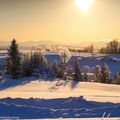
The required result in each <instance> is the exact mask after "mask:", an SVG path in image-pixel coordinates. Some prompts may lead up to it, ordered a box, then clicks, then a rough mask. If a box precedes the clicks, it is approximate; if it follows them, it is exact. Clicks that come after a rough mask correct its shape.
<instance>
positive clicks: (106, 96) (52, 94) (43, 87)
mask: <svg viewBox="0 0 120 120" xmlns="http://www.w3.org/2000/svg"><path fill="white" fill-rule="evenodd" d="M31 80H32V79H31ZM14 82H16V84H11V86H10V84H9V82H7V83H3V84H1V85H0V88H1V89H2V88H4V89H5V90H3V91H1V92H0V98H5V97H12V98H16V97H19V98H30V97H33V98H46V99H49V98H51V99H52V98H68V97H79V96H84V97H85V99H87V100H92V101H98V102H114V103H120V86H119V85H112V84H101V83H89V82H79V83H78V82H74V81H73V82H72V81H62V80H59V81H58V80H56V81H53V82H50V81H41V80H36V81H31V82H30V81H23V82H22V83H21V80H16V81H13V83H14ZM10 83H11V81H10ZM8 84H9V86H6V88H5V85H8Z"/></svg>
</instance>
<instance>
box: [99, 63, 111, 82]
mask: <svg viewBox="0 0 120 120" xmlns="http://www.w3.org/2000/svg"><path fill="white" fill-rule="evenodd" d="M101 74H102V76H101V81H100V82H102V83H110V82H111V77H110V70H109V67H108V66H107V64H104V65H103V67H102V68H101Z"/></svg>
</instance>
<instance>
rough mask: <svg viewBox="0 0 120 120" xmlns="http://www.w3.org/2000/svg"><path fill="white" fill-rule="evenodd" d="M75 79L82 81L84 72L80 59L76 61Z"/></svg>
mask: <svg viewBox="0 0 120 120" xmlns="http://www.w3.org/2000/svg"><path fill="white" fill-rule="evenodd" d="M73 67H74V68H73V69H74V80H75V81H82V74H81V70H80V60H79V59H76V60H75V62H74V66H73Z"/></svg>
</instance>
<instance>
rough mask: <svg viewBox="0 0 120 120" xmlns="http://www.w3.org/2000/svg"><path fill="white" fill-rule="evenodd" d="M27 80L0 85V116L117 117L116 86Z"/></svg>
mask: <svg viewBox="0 0 120 120" xmlns="http://www.w3.org/2000/svg"><path fill="white" fill-rule="evenodd" d="M30 79H31V81H30ZM30 79H29V81H26V80H23V82H22V83H21V82H20V81H21V80H15V81H13V82H15V84H11V86H10V85H9V86H6V87H5V84H9V82H11V81H10V80H8V81H6V82H3V83H1V85H0V89H1V90H2V88H3V90H2V91H1V92H0V98H1V99H0V106H1V107H0V116H5V115H6V114H7V115H8V116H15V117H17V116H19V117H20V118H61V117H62V118H89V117H90V118H92V117H99V118H100V117H102V116H103V114H104V113H106V114H105V117H107V116H108V115H110V117H120V87H119V85H109V84H100V83H89V82H79V83H78V82H72V81H63V80H56V81H53V82H50V81H41V80H40V79H38V80H35V81H34V79H33V78H30ZM7 97H10V98H7ZM16 98H17V99H16ZM108 102H112V103H108ZM6 111H8V112H6ZM31 113H32V114H31Z"/></svg>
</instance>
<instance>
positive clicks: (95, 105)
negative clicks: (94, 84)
mask: <svg viewBox="0 0 120 120" xmlns="http://www.w3.org/2000/svg"><path fill="white" fill-rule="evenodd" d="M104 113H105V115H104V117H107V116H108V115H109V116H110V117H120V104H113V103H100V102H93V101H86V100H85V99H84V98H83V97H82V96H81V97H70V98H58V99H33V98H29V99H21V98H16V99H11V98H5V99H0V116H6V115H7V116H9V117H12V116H14V117H19V118H20V119H21V118H22V119H23V118H24V119H30V118H32V119H37V118H39V119H40V118H61V117H62V118H95V117H99V118H100V117H102V116H103V114H104Z"/></svg>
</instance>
